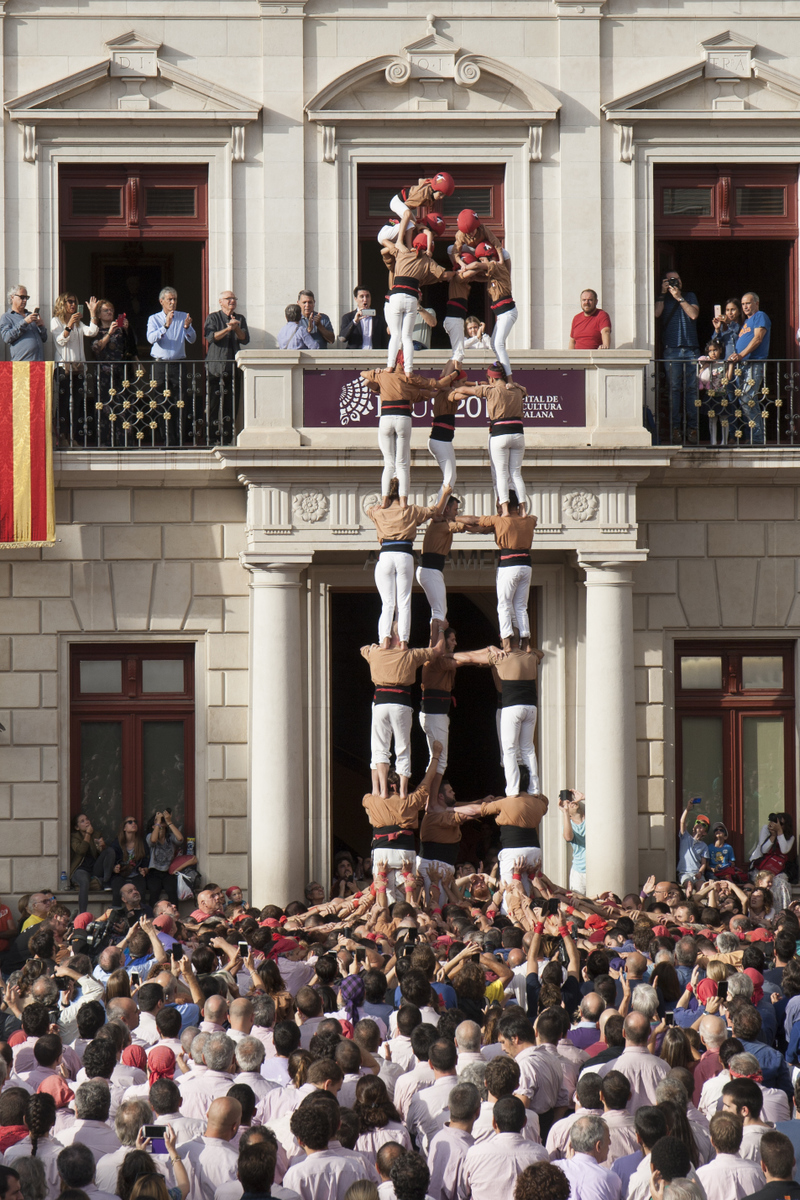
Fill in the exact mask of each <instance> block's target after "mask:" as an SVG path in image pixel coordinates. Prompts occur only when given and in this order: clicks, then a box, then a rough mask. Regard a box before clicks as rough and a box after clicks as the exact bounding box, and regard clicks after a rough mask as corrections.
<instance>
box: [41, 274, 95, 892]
mask: <svg viewBox="0 0 800 1200" xmlns="http://www.w3.org/2000/svg"><path fill="white" fill-rule="evenodd" d="M86 307H88V309H89V324H88V325H84V323H83V309H84V306H83V305H82V304H81V305H79V304H78V297H77V296H76V295H75V294H74V293H73V292H62V293H61V295H60V296H59V297H58V299H57V300H56V307H55V316H54V317H53V319H52V320H51V322H50V331H51V333H52V334H53V343H54V344H53V355H54V358H55V361H56V386H57V387H58V429H59V433H60V434H61V437H62V439H64V443H65V444H66V445H70V444H72V443H73V442H75V439H76V434H77V433H78V431H79V430H85V429H86V426H87V425H88V417H89V413H88V410H87V405H86V368H85V355H84V350H83V339H84V338H85V337H94V335H95V334H96V333H97V297H96V296H90V297H89V303H88V305H87V306H86ZM81 912H83V909H81Z"/></svg>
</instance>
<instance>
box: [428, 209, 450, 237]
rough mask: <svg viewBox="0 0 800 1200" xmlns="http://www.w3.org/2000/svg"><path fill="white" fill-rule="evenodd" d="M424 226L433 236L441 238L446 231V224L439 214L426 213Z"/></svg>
mask: <svg viewBox="0 0 800 1200" xmlns="http://www.w3.org/2000/svg"><path fill="white" fill-rule="evenodd" d="M425 224H426V225H427V226H428V229H430V230H431V231H432V232H433V233H434V234H438V235H439V236H440V237H442V236H443V235H444V234H445V233H446V231H447V222H446V221H445V219H444V217H443V216H442V215H441V214H440V213H428V215H427V217H426V218H425Z"/></svg>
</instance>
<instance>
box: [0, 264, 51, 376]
mask: <svg viewBox="0 0 800 1200" xmlns="http://www.w3.org/2000/svg"><path fill="white" fill-rule="evenodd" d="M29 299H30V297H29V296H28V289H27V288H26V287H25V286H24V284H22V283H15V284H14V286H13V287H12V288H11V290H10V291H9V293H8V312H6V313H4V314H3V316H2V317H1V318H0V337H2V339H3V341H4V342H5V344H6V345H7V346H9V347H10V348H11V357H12V359H13V361H14V362H44V344H45V342H46V341H47V329H46V328H45V324H44V321H43V320H42V318H41V317H40V316H39V310H38V308H35V309H34V310H33V312H28V309H27V308H26V305H27V302H28V300H29Z"/></svg>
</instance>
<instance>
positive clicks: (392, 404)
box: [381, 400, 411, 417]
mask: <svg viewBox="0 0 800 1200" xmlns="http://www.w3.org/2000/svg"><path fill="white" fill-rule="evenodd" d="M381 416H382V417H410V416H411V404H410V403H409V402H408V401H400V400H389V401H386V400H382V401H381Z"/></svg>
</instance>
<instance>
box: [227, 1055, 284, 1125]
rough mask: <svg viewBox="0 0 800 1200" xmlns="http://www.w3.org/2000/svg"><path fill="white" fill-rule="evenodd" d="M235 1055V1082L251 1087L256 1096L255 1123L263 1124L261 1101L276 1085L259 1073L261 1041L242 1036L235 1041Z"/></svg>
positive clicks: (261, 1058)
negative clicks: (236, 1068) (236, 1069)
mask: <svg viewBox="0 0 800 1200" xmlns="http://www.w3.org/2000/svg"><path fill="white" fill-rule="evenodd" d="M235 1056H236V1066H237V1067H238V1071H237V1074H236V1080H235V1082H236V1083H246V1084H247V1086H248V1087H249V1088H252V1089H253V1092H254V1094H255V1098H256V1124H257V1125H263V1124H265V1122H264V1121H263V1120H262V1118H261V1108H262V1101H263V1100H264V1099H265V1098H266V1097H267V1096H268V1095H269V1093H270V1092H273V1091H274V1090H275V1088H276V1087H277V1086H278V1085H277V1084H276V1083H271V1082H270V1081H269V1080H268V1079H265V1078H264V1076H263V1075H262V1074H261V1064H262V1063H263V1061H264V1057H265V1051H264V1045H263V1042H261V1041H259V1039H258V1038H256V1037H243V1038H242V1039H241V1040H240V1041H239V1042H237V1043H236V1050H235Z"/></svg>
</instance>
